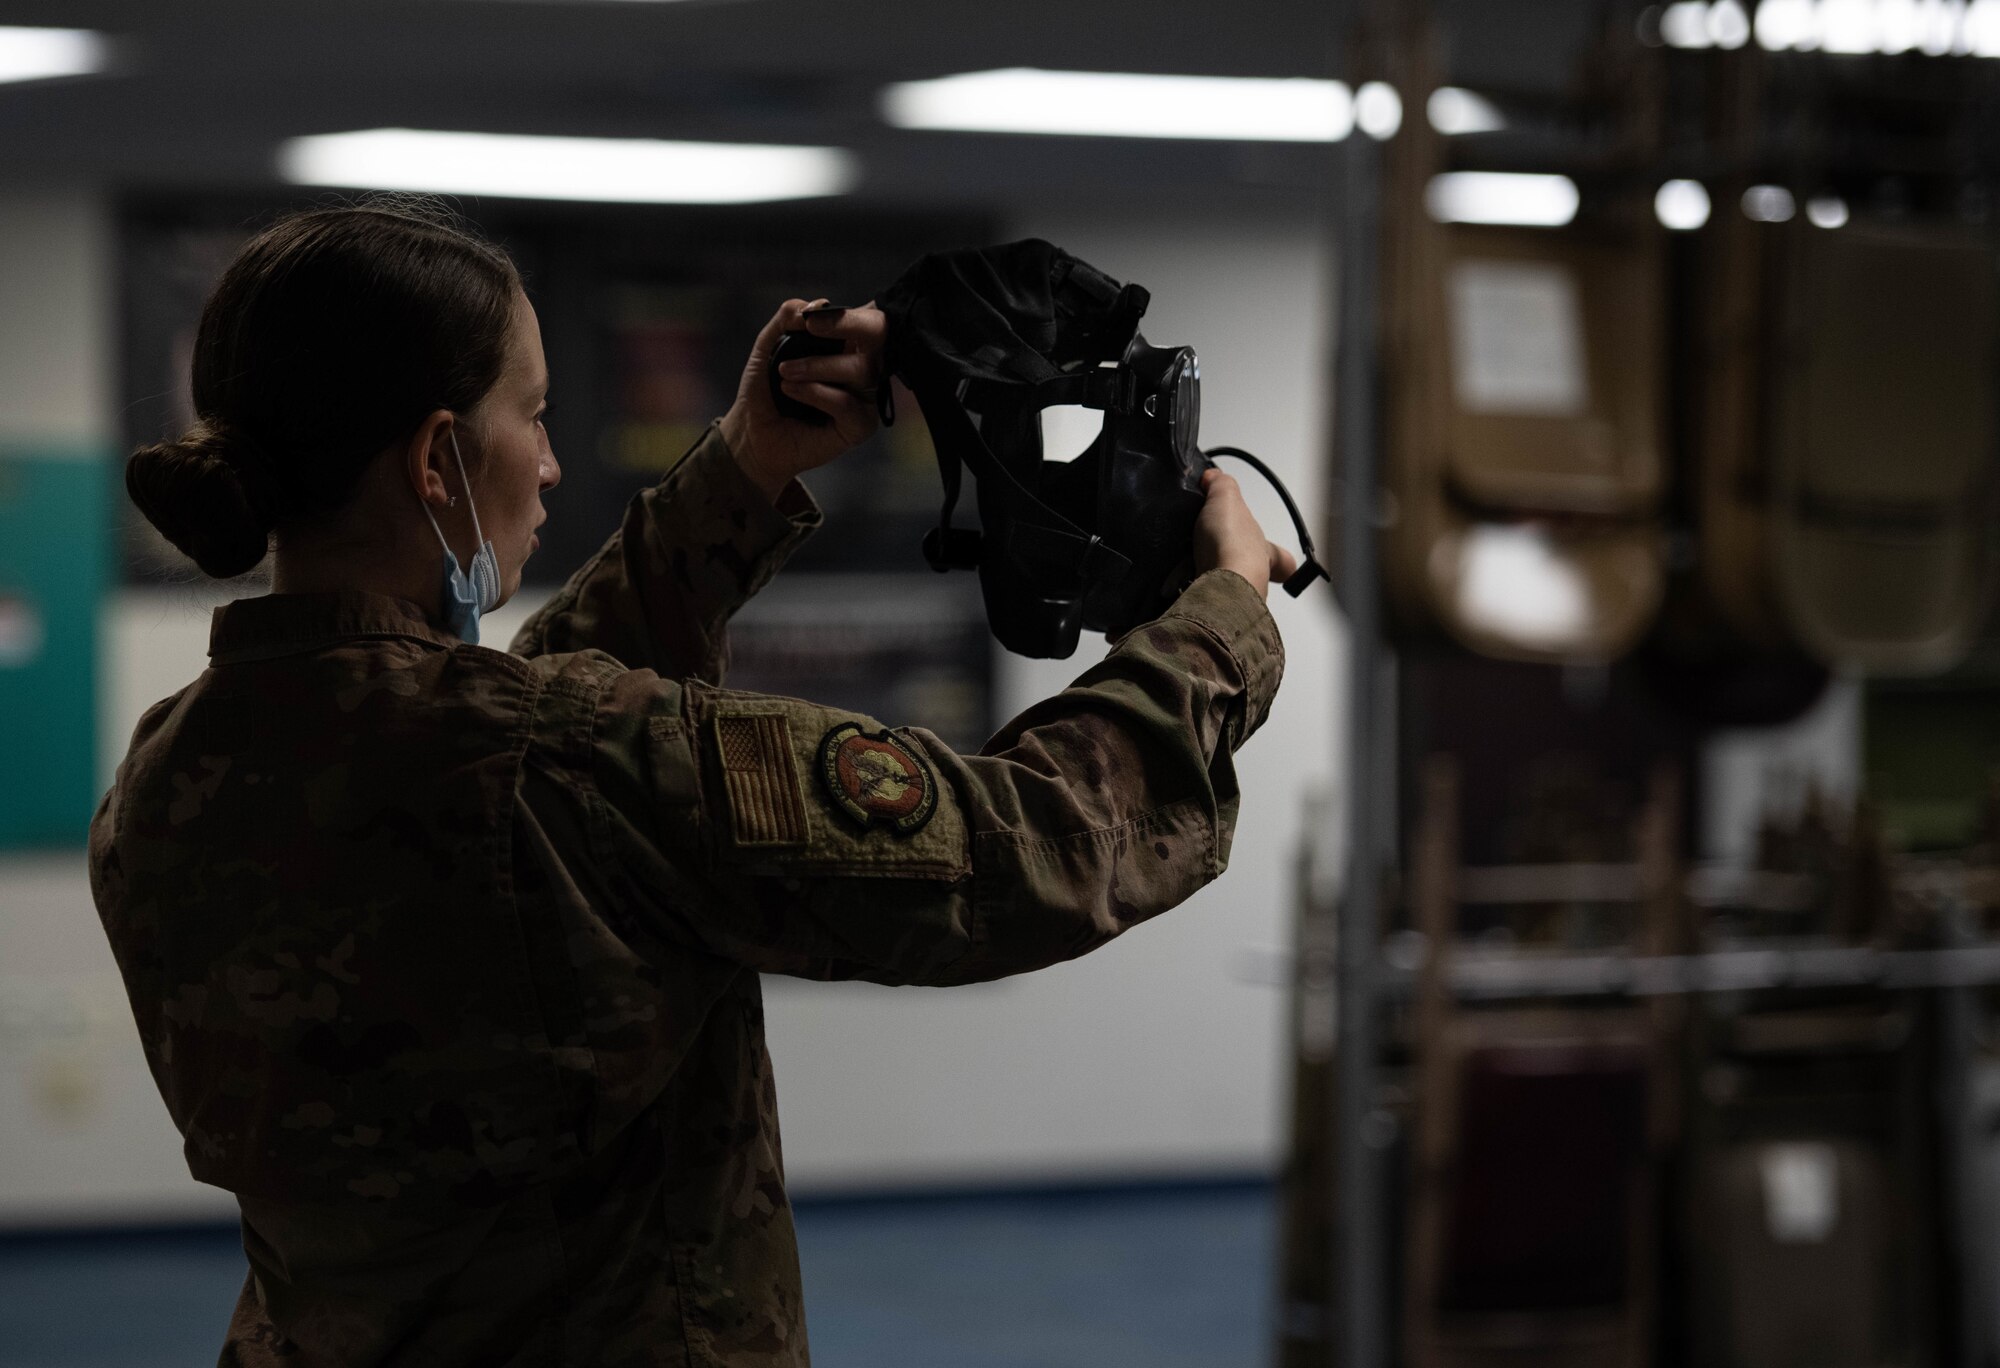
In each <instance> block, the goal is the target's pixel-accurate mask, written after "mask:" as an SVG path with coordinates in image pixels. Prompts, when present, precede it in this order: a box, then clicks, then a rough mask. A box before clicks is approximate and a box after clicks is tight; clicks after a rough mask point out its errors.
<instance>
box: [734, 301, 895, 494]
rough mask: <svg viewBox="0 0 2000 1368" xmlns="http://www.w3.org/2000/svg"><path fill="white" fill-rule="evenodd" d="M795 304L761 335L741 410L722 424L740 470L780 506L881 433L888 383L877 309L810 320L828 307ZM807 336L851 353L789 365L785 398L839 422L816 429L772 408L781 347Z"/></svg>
mask: <svg viewBox="0 0 2000 1368" xmlns="http://www.w3.org/2000/svg"><path fill="white" fill-rule="evenodd" d="M825 302H826V301H825V300H818V301H814V302H808V301H806V300H803V299H788V300H786V301H785V302H784V305H783V306H782V307H781V308H780V309H779V310H778V312H777V313H776V314H775V315H773V316H772V318H771V321H770V322H769V323H766V324H765V325H764V329H763V331H762V332H760V333H758V334H757V341H756V344H755V345H754V346H753V347H751V349H750V360H749V361H748V362H747V363H746V364H745V365H744V367H743V379H742V380H741V381H740V382H739V383H738V384H737V386H736V402H735V403H734V404H732V405H730V407H729V412H728V413H726V414H724V415H723V417H722V438H723V440H724V441H726V442H727V443H729V450H730V452H731V454H732V455H734V456H735V457H736V462H737V464H738V465H740V466H742V467H743V471H744V473H745V474H747V475H748V476H749V477H750V478H751V480H752V481H754V482H755V483H756V485H757V487H758V488H760V489H762V490H763V491H764V493H765V495H766V496H768V497H769V498H770V499H771V500H773V501H774V502H775V501H776V500H777V497H778V495H779V494H781V493H783V492H784V489H785V486H786V485H788V484H790V483H791V482H792V480H793V478H794V477H796V476H798V475H801V474H803V473H804V472H806V471H808V470H812V469H814V468H816V467H818V466H823V465H825V464H826V463H827V462H828V461H831V460H832V459H833V458H834V457H836V456H838V455H840V454H841V453H842V452H843V451H847V450H848V449H850V448H851V447H853V446H855V445H856V444H858V443H860V442H861V441H862V440H864V439H865V438H867V437H868V436H870V435H871V434H873V433H874V431H875V429H876V427H877V426H878V425H879V423H878V420H877V418H876V416H875V389H876V386H878V385H886V384H888V383H889V379H888V377H887V376H886V375H884V374H883V373H882V345H883V342H884V340H885V339H886V338H887V337H888V332H889V327H888V320H887V319H886V318H884V317H883V315H882V311H881V310H880V309H878V308H876V307H875V305H874V303H873V302H872V301H871V302H870V303H867V304H863V305H861V306H860V307H858V308H851V309H846V310H844V311H842V312H840V313H832V312H828V313H823V314H817V315H814V316H812V317H806V316H805V311H806V310H807V309H810V308H813V307H815V305H816V304H824V303H825ZM801 328H803V329H804V330H805V331H807V332H810V333H812V334H813V335H814V336H816V337H837V338H839V339H840V340H841V341H843V342H845V343H846V344H847V350H846V351H844V352H842V353H840V354H839V355H837V356H802V357H799V358H798V359H797V360H794V361H787V362H786V363H785V366H784V369H783V370H782V371H781V372H780V373H779V379H780V381H782V383H783V389H784V392H785V394H786V395H787V396H788V397H789V398H792V399H796V400H797V401H798V402H799V403H801V404H808V405H810V406H811V407H813V408H816V409H818V410H820V411H821V412H822V413H824V414H826V415H827V416H828V417H829V418H831V419H832V421H831V422H829V423H825V424H821V425H814V424H812V423H805V422H801V421H799V420H798V419H796V418H787V417H785V416H784V415H782V414H780V413H779V412H778V409H777V406H776V405H775V404H773V403H772V402H771V390H770V381H769V380H767V379H766V378H765V377H766V375H767V374H768V373H769V370H770V366H771V353H772V352H773V351H775V350H776V349H777V346H778V339H779V338H781V337H783V336H784V335H785V334H786V333H788V332H795V331H798V330H799V329H801Z"/></svg>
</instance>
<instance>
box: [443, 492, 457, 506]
mask: <svg viewBox="0 0 2000 1368" xmlns="http://www.w3.org/2000/svg"><path fill="white" fill-rule="evenodd" d="M444 506H445V507H446V508H457V507H458V495H456V494H454V495H452V496H451V498H449V499H447V500H446V501H445V505H444Z"/></svg>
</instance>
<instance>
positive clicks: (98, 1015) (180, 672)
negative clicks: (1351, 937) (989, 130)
mask: <svg viewBox="0 0 2000 1368" xmlns="http://www.w3.org/2000/svg"><path fill="white" fill-rule="evenodd" d="M4 222H5V216H4V211H0V224H4ZM1018 230H1019V234H1020V235H1026V234H1029V233H1034V234H1039V235H1041V236H1045V237H1048V238H1050V239H1051V240H1053V241H1055V242H1057V243H1059V244H1061V245H1063V246H1065V247H1068V248H1069V249H1071V250H1072V251H1075V252H1076V253H1078V254H1079V255H1081V256H1083V257H1084V258H1085V259H1087V260H1090V261H1092V262H1095V263H1096V264H1098V265H1100V266H1102V267H1103V268H1105V269H1106V270H1108V271H1110V272H1112V273H1113V274H1115V275H1119V276H1122V277H1124V278H1127V279H1133V280H1138V281H1140V282H1141V283H1143V284H1145V285H1147V286H1149V287H1150V288H1151V289H1152V290H1153V293H1154V300H1155V302H1154V306H1153V310H1152V314H1151V316H1150V317H1149V319H1148V320H1147V323H1146V325H1145V326H1146V332H1147V335H1148V336H1149V337H1150V338H1152V339H1153V340H1155V341H1160V342H1187V343H1191V344H1194V345H1195V346H1197V347H1198V348H1199V350H1200V352H1201V354H1202V364H1203V377H1204V382H1205V393H1204V396H1203V400H1204V413H1203V423H1202V430H1203V433H1204V436H1205V437H1206V439H1207V440H1209V441H1210V442H1229V443H1233V444H1236V445H1241V446H1244V447H1247V448H1249V449H1250V450H1252V451H1255V452H1257V453H1258V454H1259V455H1262V456H1264V457H1265V458H1266V459H1267V460H1269V461H1270V462H1271V463H1272V464H1273V465H1274V466H1275V467H1276V468H1277V469H1278V470H1279V471H1280V472H1281V473H1282V474H1283V475H1284V476H1285V477H1286V479H1287V480H1288V481H1289V482H1290V484H1291V486H1292V489H1293V491H1294V493H1295V495H1296V496H1297V497H1298V498H1299V499H1300V501H1301V504H1302V505H1303V507H1304V508H1305V510H1306V512H1307V515H1308V516H1309V517H1311V518H1314V519H1315V520H1317V519H1318V517H1319V514H1320V512H1321V510H1322V509H1323V506H1324V497H1325V482H1324V480H1323V479H1322V478H1320V477H1321V451H1322V449H1323V444H1322V441H1321V438H1320V429H1321V423H1320V415H1321V412H1322V410H1323V408H1324V398H1323V394H1322V391H1321V390H1320V388H1319V385H1320V377H1321V374H1322V367H1321V365H1320V357H1321V355H1322V352H1321V339H1322V334H1323V333H1324V332H1325V329H1324V327H1323V326H1322V321H1323V320H1322V319H1321V318H1320V317H1319V310H1320V307H1321V301H1322V300H1323V299H1324V297H1325V293H1326V292H1325V290H1324V288H1323V280H1324V277H1323V273H1322V266H1321V263H1320V261H1319V252H1320V243H1319V241H1318V239H1317V236H1316V231H1315V228H1314V226H1313V225H1312V224H1311V223H1309V222H1307V221H1304V220H1300V221H1294V222H1282V223H1261V224H1248V223H1243V222H1231V221H1227V220H1223V219H1219V218H1203V217H1192V216H1187V217H1181V218H1161V217H1157V216H1148V217H1147V218H1146V219H1145V220H1144V221H1143V222H1138V221H1123V222H1121V221H1119V220H1118V219H1116V218H1099V219H1089V220H1084V219H1079V220H1075V221H1065V220H1062V219H1059V218H1056V217H1054V216H1041V217H1036V218H1033V219H1030V220H1025V221H1023V222H1022V223H1021V224H1020V225H1019V226H1018ZM0 245H4V243H0ZM13 336H14V330H13V329H11V328H8V327H0V345H6V344H8V343H9V340H10V339H12V338H13ZM8 364H10V365H11V364H12V363H11V361H9V362H8ZM73 402H76V403H77V404H78V405H79V406H80V407H81V406H84V405H86V404H89V405H90V406H92V407H93V408H94V401H87V400H84V399H77V400H75V401H73ZM1255 484H1256V482H1255V481H1254V478H1253V479H1250V480H1246V481H1245V485H1246V489H1248V490H1249V493H1250V497H1251V499H1252V501H1253V506H1254V507H1255V508H1256V509H1257V511H1258V513H1259V516H1260V517H1262V518H1263V519H1264V520H1265V524H1266V528H1267V530H1268V531H1270V532H1271V533H1272V535H1273V536H1274V537H1276V538H1278V539H1279V540H1283V541H1287V542H1288V541H1289V540H1290V537H1291V533H1290V530H1289V524H1288V523H1287V521H1286V520H1285V518H1284V516H1283V512H1282V509H1281V507H1280V506H1279V504H1278V502H1277V500H1276V499H1275V497H1271V496H1268V495H1266V494H1265V493H1264V492H1263V491H1262V490H1261V489H1259V488H1256V487H1255ZM1314 525H1315V526H1317V525H1318V522H1317V521H1315V524H1314ZM231 596H232V593H231V592H230V591H228V590H221V589H218V588H216V587H215V586H195V587H191V588H189V589H185V590H175V591H127V592H124V593H121V594H118V595H116V596H114V598H113V599H112V600H111V601H110V602H109V603H108V604H107V606H106V610H105V616H104V620H103V630H104V633H105V641H106V657H107V662H108V669H107V688H106V690H105V694H104V698H103V719H104V720H103V728H104V752H105V757H106V758H105V771H104V775H103V778H104V781H105V782H107V783H108V782H109V779H110V770H111V767H112V766H113V765H114V764H115V763H116V760H117V758H118V757H119V756H120V755H122V754H123V752H124V749H125V745H126V742H127V740H128V739H129V737H130V734H131V730H132V727H133V726H134V724H135V723H136V722H137V720H138V717H139V715H140V713H141V712H143V711H144V709H145V708H146V707H147V706H149V705H150V704H152V703H153V702H155V701H156V700H158V699H160V698H162V697H165V696H167V695H168V694H171V693H173V692H174V691H175V690H177V689H179V688H180V687H181V686H182V685H184V684H186V683H187V682H188V681H189V680H191V679H192V678H193V677H194V676H195V675H196V674H197V673H199V672H200V670H201V669H202V667H203V665H204V664H205V653H206V645H207V637H208V622H209V613H210V610H211V609H212V608H213V606H214V605H215V604H216V603H219V602H222V601H226V600H227V599H228V598H229V597H231ZM1273 602H1274V608H1275V611H1276V613H1277V615H1278V621H1279V624H1280V626H1281V628H1282V629H1283V631H1284V634H1285V640H1286V647H1287V652H1288V657H1289V663H1288V666H1287V672H1286V684H1285V687H1284V689H1283V690H1282V691H1281V693H1280V695H1279V698H1278V702H1277V706H1276V710H1275V711H1274V713H1273V715H1272V718H1271V721H1270V722H1269V724H1268V725H1267V726H1266V727H1265V729H1264V731H1263V732H1261V733H1260V734H1259V735H1258V736H1257V737H1256V738H1254V739H1253V740H1252V742H1251V744H1250V746H1249V747H1248V748H1247V749H1246V750H1245V752H1244V753H1243V755H1242V756H1241V758H1240V762H1239V766H1240V775H1241V778H1242V783H1243V788H1244V793H1245V799H1244V808H1243V820H1242V824H1241V827H1240V829H1239V833H1238V837H1237V846H1236V851H1235V854H1234V857H1233V860H1232V864H1231V869H1230V872H1229V874H1228V876H1227V877H1226V878H1225V879H1223V880H1222V881H1221V882H1220V883H1218V884H1217V885H1216V886H1214V887H1213V888H1211V889H1209V890H1206V891H1205V892H1203V893H1202V894H1200V895H1198V896H1197V897H1196V898H1195V899H1194V900H1193V901H1192V902H1191V903H1190V904H1189V905H1188V906H1186V907H1184V908H1182V909H1179V910H1177V911H1176V912H1173V913H1170V914H1168V915H1167V916H1166V917H1163V918H1161V919H1160V920H1159V921H1157V922H1155V923H1153V924H1151V925H1149V926H1146V927H1143V928H1140V929H1139V930H1138V931H1137V932H1136V933H1134V934H1133V935H1130V936H1128V937H1126V938H1125V939H1123V940H1122V941H1120V942H1117V943H1115V944H1113V945H1112V946H1110V947H1108V948H1107V949H1105V950H1103V951H1101V952H1099V953H1098V954H1096V955H1093V956H1091V957H1089V958H1087V959H1085V960H1082V961H1079V962H1077V963H1075V964H1070V965H1063V966H1058V967H1056V968H1054V969H1050V970H1047V971H1044V972H1043V973H1040V974H1036V975H1031V976H1027V977H1024V978H1020V979H1014V980H1009V981H1007V982H1003V983H999V984H991V985H985V986H981V987H975V988H966V989H955V990H949V991H937V990H890V989H882V988H875V987H870V986H865V985H834V986H822V985H815V984H804V983H798V982H794V981H789V980H772V981H771V982H770V985H769V989H768V1000H769V1005H770V1035H771V1048H772V1052H773V1055H774V1056H775V1060H776V1065H777V1070H778V1077H779V1080H780V1098H781V1103H782V1107H783V1112H784V1120H785V1136H786V1160H787V1165H788V1168H789V1170H790V1173H791V1176H792V1179H793V1182H794V1184H795V1185H796V1186H797V1187H799V1188H801V1189H803V1190H811V1189H816V1188H817V1189H824V1188H830V1187H844V1186H855V1185H866V1186H873V1185H878V1184H894V1183H905V1182H913V1181H914V1182H926V1181H933V1182H934V1181H949V1182H970V1183H981V1182H991V1181H1006V1180H1010V1179H1020V1178H1028V1177H1047V1176H1089V1175H1101V1176H1124V1175H1132V1174H1157V1173H1196V1174H1198V1173H1207V1172H1224V1171H1228V1172H1234V1171H1241V1170H1243V1169H1245V1168H1264V1167H1267V1166H1269V1165H1270V1164H1271V1163H1272V1162H1273V1161H1274V1159H1275V1157H1276V1153H1277V1136H1278V1134H1279V1120H1280V1116H1279V1108H1280V1102H1281V1094H1280V1079H1281V1077H1282V1069H1281V1066H1282V1051H1283V1041H1282V1038H1281V1032H1280V1024H1281V1020H1282V1008H1283V1000H1282V994H1281V993H1280V992H1279V991H1278V990H1276V989H1273V988H1271V987H1268V986H1264V985H1263V984H1260V983H1258V982H1257V981H1256V980H1257V979H1258V978H1259V976H1260V973H1263V974H1265V976H1267V971H1264V970H1261V969H1260V966H1263V965H1266V964H1267V963H1268V953H1266V952H1268V951H1269V950H1270V948H1272V947H1274V946H1278V945H1282V944H1284V943H1286V941H1287V940H1288V933H1287V931H1286V923H1287V917H1288V915H1289V907H1290V889H1289V880H1290V874H1289V870H1290V867H1291V860H1292V853H1293V851H1294V849H1295V848H1296V845H1297V842H1298V840H1299V837H1300V830H1301V816H1300V812H1301V806H1302V802H1301V800H1302V795H1303V793H1304V792H1305V791H1306V790H1307V789H1308V788H1310V787H1312V786H1315V785H1322V784H1324V782H1325V781H1326V780H1327V778H1328V777H1329V776H1330V775H1331V774H1332V773H1333V772H1334V764H1335V760H1336V754H1335V750H1336V747H1335V734H1334V724H1335V720H1336V715H1337V714H1336V707H1335V704H1336V699H1335V697H1334V686H1333V683H1332V681H1334V680H1336V679H1337V678H1338V677H1339V668H1340V667H1339V649H1338V640H1337V631H1336V626H1335V615H1334V612H1333V606H1332V597H1331V595H1330V594H1329V593H1328V592H1327V591H1326V589H1325V588H1324V587H1323V586H1322V587H1320V588H1318V589H1316V590H1314V591H1313V592H1312V593H1311V594H1309V595H1308V596H1307V597H1306V598H1305V599H1304V600H1302V601H1299V602H1293V601H1292V600H1290V599H1286V598H1284V597H1283V595H1282V594H1279V595H1276V596H1274V600H1273ZM532 606H533V605H532V604H530V603H528V602H525V601H523V602H521V603H516V604H509V605H508V606H507V607H506V608H503V609H502V610H501V611H500V612H499V613H497V614H495V615H494V616H493V617H492V618H491V619H489V621H488V623H487V624H486V627H487V632H486V635H487V637H488V639H489V640H499V641H505V640H507V639H508V638H509V637H511V635H512V633H513V629H514V626H515V625H516V623H517V622H518V621H519V619H520V617H522V616H524V615H525V614H526V613H527V612H528V611H529V610H530V609H531V608H532ZM1101 651H1102V646H1101V643H1098V644H1087V645H1086V647H1085V648H1084V649H1083V650H1081V651H1079V652H1078V655H1077V657H1076V658H1075V659H1074V660H1071V661H1065V662H1028V661H1021V660H1017V659H1014V658H1012V657H1006V656H1004V655H1003V656H1001V657H1000V661H999V685H1000V699H1001V707H1002V708H1003V709H1004V710H1006V711H1013V710H1015V709H1017V708H1019V707H1022V706H1025V705H1026V704H1028V703H1030V702H1032V701H1034V700H1035V699H1037V698H1040V697H1042V696H1044V695H1046V694H1048V693H1050V692H1053V691H1054V690H1056V689H1058V688H1060V687H1061V686H1062V685H1063V684H1065V683H1067V682H1068V680H1069V678H1070V677H1071V676H1072V675H1074V674H1075V673H1077V672H1078V671H1080V670H1082V669H1083V668H1084V667H1085V666H1086V665H1088V664H1089V663H1090V661H1091V660H1093V659H1095V658H1096V657H1097V655H1099V654H1101ZM0 909H4V911H0V1224H8V1223H13V1224H19V1223H23V1222H40V1221H46V1220H52V1219H118V1220H131V1219H139V1220H143V1219H151V1218H154V1217H172V1216H185V1215H192V1214H201V1213H220V1212H226V1211H228V1210H229V1206H228V1203H227V1199H226V1198H223V1197H222V1196H221V1195H220V1194H217V1193H214V1192H211V1191H209V1190H206V1189H203V1188H200V1187H199V1186H198V1185H196V1184H195V1183H193V1182H192V1180H190V1179H188V1178H187V1177H186V1174H185V1170H184V1169H183V1168H182V1166H181V1162H180V1155H179V1145H178V1139H177V1137H176V1136H175V1135H174V1133H173V1129H172V1127H171V1125H170V1124H169V1123H168V1122H167V1119H166V1116H165V1113H164V1110H163V1109H162V1108H161V1105H160V1103H159V1101H158V1098H157V1096H156V1095H155V1093H154V1091H153V1087H152V1083H151V1080H150V1078H149V1077H148V1076H147V1075H146V1072H145V1068H144V1064H143V1061H142V1060H141V1058H140V1054H139V1049H138V1042H137V1039H136V1036H135V1034H134V1032H133V1030H132V1026H131V1021H130V1017H129V1015H128V1014H127V1012H126V1009H125V1006H124V999H123V995H122V991H121V990H120V987H119V983H118V979H117V974H116V969H115V966H114V965H113V964H112V961H111V957H110V955H109V952H108V951H107V950H106V949H105V947H104V943H103V939H102V935H101V932H100V931H99V930H98V926H97V919H96V914H95V911H94V909H93V908H92V906H91V902H90V895H89V888H88V885H87V882H86V880H85V876H84V871H83V866H82V860H81V857H80V855H51V856H38V857H32V858H23V857H10V858H0Z"/></svg>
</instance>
